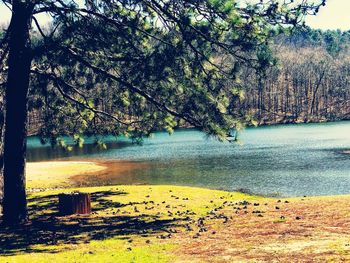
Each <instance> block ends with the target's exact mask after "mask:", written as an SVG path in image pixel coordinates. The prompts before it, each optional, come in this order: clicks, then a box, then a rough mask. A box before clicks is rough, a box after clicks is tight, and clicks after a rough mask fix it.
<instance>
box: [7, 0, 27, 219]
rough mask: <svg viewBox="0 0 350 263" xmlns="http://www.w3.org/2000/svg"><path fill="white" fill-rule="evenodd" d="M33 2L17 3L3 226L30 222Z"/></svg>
mask: <svg viewBox="0 0 350 263" xmlns="http://www.w3.org/2000/svg"><path fill="white" fill-rule="evenodd" d="M28 2H29V1H27V2H25V1H20V0H14V1H13V5H12V18H11V26H10V28H11V31H10V40H9V59H8V76H7V86H6V93H5V100H6V105H5V106H6V116H5V127H6V129H5V139H4V140H5V144H4V198H3V223H4V224H6V225H17V224H20V223H22V222H24V221H26V220H27V201H26V187H25V163H26V137H27V131H26V129H27V127H26V124H27V102H28V88H29V75H30V65H31V60H32V59H31V52H30V37H29V30H30V20H31V14H32V10H33V7H32V6H30V5H29V4H28Z"/></svg>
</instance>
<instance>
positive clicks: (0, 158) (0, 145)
mask: <svg viewBox="0 0 350 263" xmlns="http://www.w3.org/2000/svg"><path fill="white" fill-rule="evenodd" d="M0 100H1V101H0V215H1V214H2V201H3V197H4V174H3V168H4V131H5V119H4V118H5V115H4V113H5V111H4V107H3V98H0Z"/></svg>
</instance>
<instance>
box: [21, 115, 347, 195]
mask: <svg viewBox="0 0 350 263" xmlns="http://www.w3.org/2000/svg"><path fill="white" fill-rule="evenodd" d="M240 139H241V141H242V142H243V144H242V145H239V144H230V143H220V142H217V141H215V140H213V139H208V138H206V136H205V135H204V134H203V133H201V132H198V131H196V130H179V131H177V132H175V133H174V134H173V135H172V136H169V135H168V134H167V133H162V132H160V133H156V134H155V135H154V137H153V138H151V139H146V140H145V142H144V145H143V146H137V145H132V144H130V142H128V141H127V140H125V138H121V139H120V140H119V142H114V141H113V139H112V137H108V138H106V141H107V142H109V148H108V150H106V151H101V150H97V149H96V147H95V146H93V145H92V144H91V145H86V146H85V147H84V148H83V149H75V152H73V153H71V154H67V153H66V152H62V151H59V150H52V149H51V148H50V147H46V148H45V147H41V146H40V145H38V144H37V143H35V140H36V139H35V138H31V141H29V145H30V147H29V151H28V157H29V159H31V160H43V159H54V158H58V157H60V158H62V157H67V158H72V156H73V157H75V158H76V157H77V156H79V157H80V158H93V159H103V160H127V161H134V162H142V163H147V165H146V166H145V167H144V168H143V169H130V170H127V171H123V172H119V173H118V174H117V173H116V172H111V174H109V176H108V183H111V184H123V183H128V184H130V183H147V184H175V185H188V186H201V187H209V188H216V189H225V190H236V189H249V190H250V191H252V192H255V193H261V194H274V193H278V194H280V195H283V196H301V195H329V194H349V193H350V155H348V154H343V152H344V151H346V150H349V149H350V122H338V123H327V124H299V125H280V126H271V127H259V128H249V129H246V130H245V131H244V132H242V134H241V135H240ZM69 156H70V157H69ZM105 180H106V181H107V178H106V179H105ZM94 184H99V183H98V182H96V181H95V182H94ZM100 184H104V182H103V181H102V182H100Z"/></svg>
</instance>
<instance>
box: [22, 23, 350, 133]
mask: <svg viewBox="0 0 350 263" xmlns="http://www.w3.org/2000/svg"><path fill="white" fill-rule="evenodd" d="M349 48H350V33H349V32H342V31H340V30H337V31H336V30H333V31H332V30H327V31H322V30H316V29H311V28H299V29H295V30H293V31H292V32H289V33H283V32H281V33H280V34H278V35H277V36H276V37H274V39H273V40H272V41H271V43H270V44H269V46H268V47H265V48H263V49H262V50H261V51H260V56H261V60H262V63H263V65H262V66H261V68H256V67H254V68H253V67H247V66H244V65H243V66H242V67H239V66H238V67H239V69H237V70H238V71H239V72H235V73H233V74H236V75H237V78H239V79H238V84H237V83H235V85H237V86H236V87H234V88H236V89H237V92H238V93H239V94H240V101H239V105H240V106H239V108H240V111H242V112H241V114H242V116H245V118H247V119H248V123H250V124H254V125H264V124H277V123H303V122H305V123H307V122H325V121H336V120H347V119H349V118H350V97H349V96H350V89H349V83H350V82H349V81H350V75H349V72H350V55H349ZM237 73H238V74H237ZM80 77H81V76H80ZM38 85H40V84H38ZM87 85H91V84H87ZM97 85H101V84H97ZM226 85H230V84H226ZM32 88H35V87H32ZM124 95H125V96H123V97H122V98H119V99H118V100H119V101H118V103H119V104H125V105H126V106H127V105H128V104H129V101H128V99H130V98H128V94H127V93H125V94H124ZM113 98H114V95H113V94H106V92H104V93H103V94H99V93H93V94H91V97H90V99H92V100H94V101H97V102H98V105H99V108H100V109H101V110H102V111H104V112H109V113H110V114H112V113H113V105H112V103H115V101H114V102H113ZM43 105H44V103H43V102H42V100H41V98H38V97H32V98H31V100H30V103H29V108H30V111H29V117H28V122H29V134H30V135H35V134H38V132H39V131H40V129H41V128H44V127H43V126H45V125H48V122H47V120H50V119H51V117H52V116H50V115H48V112H45V110H44V109H43V108H42V106H43ZM47 106H48V105H47ZM62 114H63V116H67V115H66V114H67V113H62ZM105 121H107V122H108V120H105ZM174 126H175V125H174ZM176 126H182V127H188V124H186V123H183V122H177V123H176ZM95 128H96V126H95ZM101 132H107V131H101ZM58 133H59V131H58Z"/></svg>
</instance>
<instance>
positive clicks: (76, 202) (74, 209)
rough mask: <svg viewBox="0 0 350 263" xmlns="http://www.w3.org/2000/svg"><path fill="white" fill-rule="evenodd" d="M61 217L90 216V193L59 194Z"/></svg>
mask: <svg viewBox="0 0 350 263" xmlns="http://www.w3.org/2000/svg"><path fill="white" fill-rule="evenodd" d="M58 200H59V213H60V215H63V216H65V215H73V214H90V213H91V196H90V194H89V193H72V194H59V195H58Z"/></svg>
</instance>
